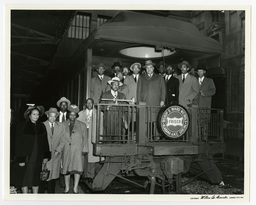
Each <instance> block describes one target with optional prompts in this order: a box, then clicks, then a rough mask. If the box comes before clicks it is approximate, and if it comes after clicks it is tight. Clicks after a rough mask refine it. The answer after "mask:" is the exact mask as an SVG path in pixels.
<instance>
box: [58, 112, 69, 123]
mask: <svg viewBox="0 0 256 205" xmlns="http://www.w3.org/2000/svg"><path fill="white" fill-rule="evenodd" d="M63 115H64V118H65V120H67V112H64V113H63V112H60V116H59V122H62V116H63Z"/></svg>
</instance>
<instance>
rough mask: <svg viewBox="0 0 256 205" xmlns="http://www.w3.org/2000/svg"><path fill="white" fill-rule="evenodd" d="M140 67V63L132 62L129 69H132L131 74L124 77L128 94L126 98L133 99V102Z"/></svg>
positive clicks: (135, 97) (135, 96) (135, 95)
mask: <svg viewBox="0 0 256 205" xmlns="http://www.w3.org/2000/svg"><path fill="white" fill-rule="evenodd" d="M140 69H141V64H140V63H137V62H136V63H133V64H132V65H131V66H130V70H131V71H132V75H130V76H127V77H126V78H125V79H124V84H125V85H127V87H128V95H127V96H126V98H127V99H129V100H130V99H133V100H134V102H136V99H137V85H138V80H139V78H140Z"/></svg>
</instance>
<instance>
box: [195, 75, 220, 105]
mask: <svg viewBox="0 0 256 205" xmlns="http://www.w3.org/2000/svg"><path fill="white" fill-rule="evenodd" d="M198 85H199V91H200V92H201V91H202V92H203V94H204V96H202V95H201V93H199V95H198V107H202V108H210V107H211V105H212V96H213V95H214V94H215V93H216V88H215V84H214V82H213V80H212V79H211V78H206V77H204V80H203V82H202V83H201V85H200V84H199V81H198Z"/></svg>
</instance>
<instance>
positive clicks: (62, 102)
mask: <svg viewBox="0 0 256 205" xmlns="http://www.w3.org/2000/svg"><path fill="white" fill-rule="evenodd" d="M69 105H70V101H69V100H68V99H67V98H65V97H62V98H60V99H59V100H58V102H57V106H58V107H59V108H60V113H59V116H58V118H57V119H56V121H58V122H65V121H66V120H67V118H68V116H67V110H68V106H69Z"/></svg>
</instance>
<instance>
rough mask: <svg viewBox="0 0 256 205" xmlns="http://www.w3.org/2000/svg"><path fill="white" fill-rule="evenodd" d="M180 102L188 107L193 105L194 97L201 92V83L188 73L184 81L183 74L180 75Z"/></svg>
mask: <svg viewBox="0 0 256 205" xmlns="http://www.w3.org/2000/svg"><path fill="white" fill-rule="evenodd" d="M177 78H178V80H179V83H180V85H179V104H180V105H182V106H184V107H188V105H192V103H193V101H194V99H195V98H196V97H197V95H198V94H199V85H198V82H197V79H196V77H194V76H192V75H190V74H188V75H187V77H186V80H185V81H184V83H183V82H182V75H179V76H178V77H177Z"/></svg>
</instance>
